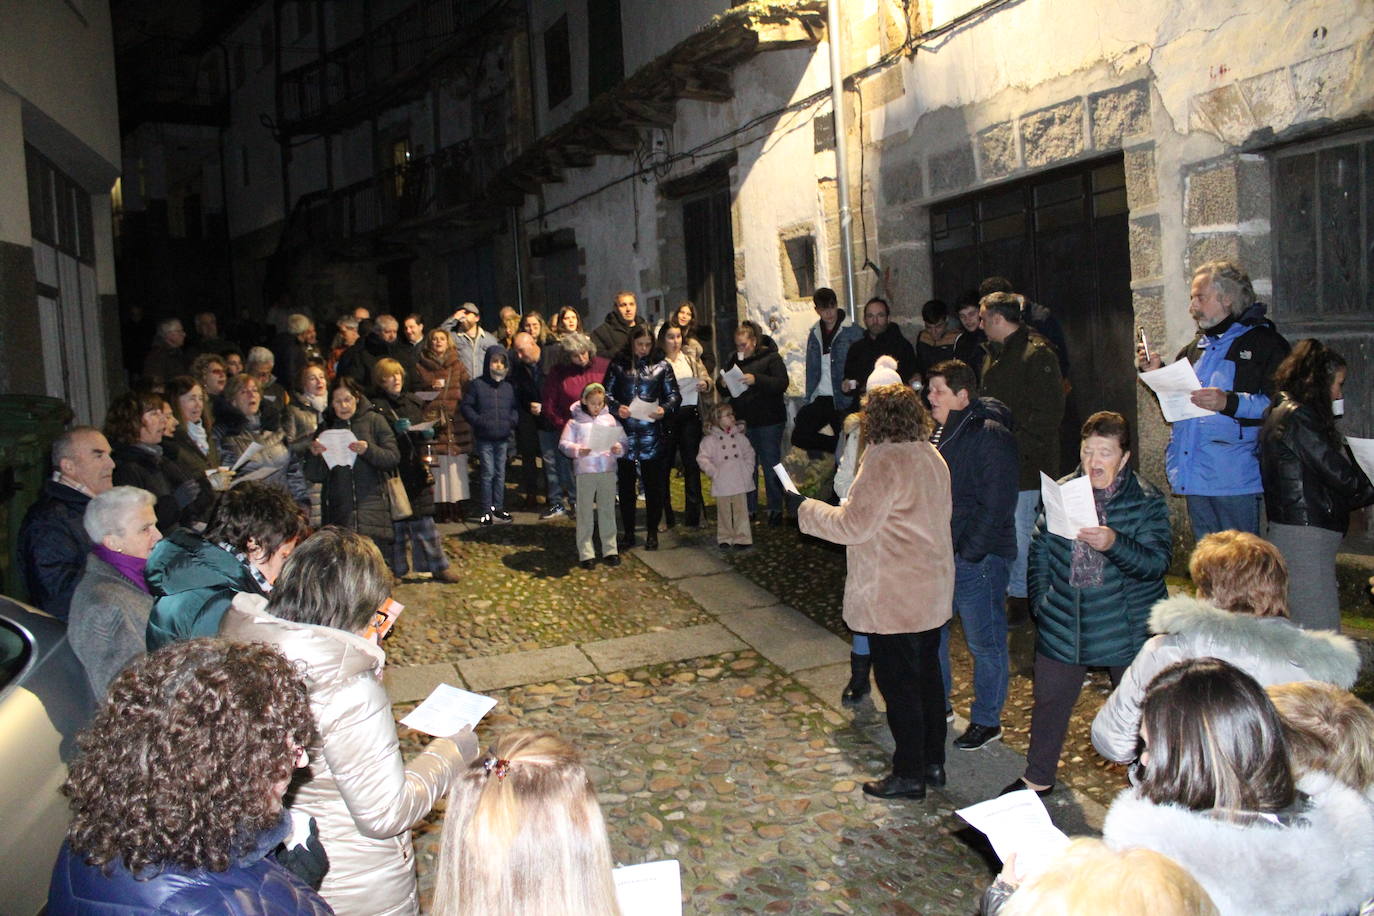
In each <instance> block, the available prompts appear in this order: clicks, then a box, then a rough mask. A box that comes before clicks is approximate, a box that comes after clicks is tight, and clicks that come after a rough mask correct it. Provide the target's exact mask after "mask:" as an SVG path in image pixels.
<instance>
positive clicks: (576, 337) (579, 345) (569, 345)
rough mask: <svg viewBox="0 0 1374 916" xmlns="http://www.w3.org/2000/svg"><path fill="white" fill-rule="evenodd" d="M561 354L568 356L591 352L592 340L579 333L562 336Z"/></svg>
mask: <svg viewBox="0 0 1374 916" xmlns="http://www.w3.org/2000/svg"><path fill="white" fill-rule="evenodd" d="M563 352H564V353H567V354H568V355H570V356H576V355H577V354H579V353H590V352H592V339H591V338H590V337H588V336H587V335H586V334H583V333H582V332H581V331H573V332H572V333H571V334H564V335H563Z"/></svg>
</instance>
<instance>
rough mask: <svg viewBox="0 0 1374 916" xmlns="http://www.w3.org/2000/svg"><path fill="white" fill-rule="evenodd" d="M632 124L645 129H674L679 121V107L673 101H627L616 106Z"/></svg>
mask: <svg viewBox="0 0 1374 916" xmlns="http://www.w3.org/2000/svg"><path fill="white" fill-rule="evenodd" d="M616 107H618V108H619V109H620V111H621V113H622V114H623V116H624V118H625V120H626V121H627V122H629V123H630V124H637V125H641V126H644V127H672V126H673V123H674V122H675V121H677V105H675V104H674V103H673V102H672V101H667V102H660V101H652V102H640V101H632V100H628V99H627V100H625V101H622V102H620V103H618V105H617V106H616Z"/></svg>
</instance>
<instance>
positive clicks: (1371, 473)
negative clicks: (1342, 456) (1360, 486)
mask: <svg viewBox="0 0 1374 916" xmlns="http://www.w3.org/2000/svg"><path fill="white" fill-rule="evenodd" d="M1345 442H1346V444H1347V445H1349V446H1350V454H1352V455H1354V456H1355V463H1356V464H1358V465H1359V466H1360V470H1362V471H1364V476H1366V477H1368V478H1369V479H1370V480H1374V439H1353V438H1350V437H1349V436H1347V437H1346V440H1345Z"/></svg>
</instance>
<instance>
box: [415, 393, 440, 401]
mask: <svg viewBox="0 0 1374 916" xmlns="http://www.w3.org/2000/svg"><path fill="white" fill-rule="evenodd" d="M415 396H416V397H417V398H419V399H420V400H422V401H432V400H434V399H435V398H437V397H438V396H439V392H437V391H417V392H415Z"/></svg>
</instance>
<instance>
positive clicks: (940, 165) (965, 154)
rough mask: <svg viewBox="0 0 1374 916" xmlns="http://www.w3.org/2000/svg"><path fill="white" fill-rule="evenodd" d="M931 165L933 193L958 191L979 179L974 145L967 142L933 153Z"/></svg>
mask: <svg viewBox="0 0 1374 916" xmlns="http://www.w3.org/2000/svg"><path fill="white" fill-rule="evenodd" d="M929 165H930V193H931V194H942V193H945V192H947V191H958V190H961V189H963V188H966V187H968V186H969V185H971V184H973V183H974V182H975V181H977V180H978V168H977V164H976V163H975V162H974V160H973V147H971V146H969V145H968V144H967V143H965V144H962V145H960V146H957V147H955V148H954V149H951V150H945V151H944V152H943V153H933V154H931V157H930V160H929Z"/></svg>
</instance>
